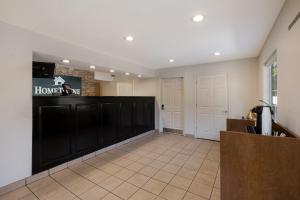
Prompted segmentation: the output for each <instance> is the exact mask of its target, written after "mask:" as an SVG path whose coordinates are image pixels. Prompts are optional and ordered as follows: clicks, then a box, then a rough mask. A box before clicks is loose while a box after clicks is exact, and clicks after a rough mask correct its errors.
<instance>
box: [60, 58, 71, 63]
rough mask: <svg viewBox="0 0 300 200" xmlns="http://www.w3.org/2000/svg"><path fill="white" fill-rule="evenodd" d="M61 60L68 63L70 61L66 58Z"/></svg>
mask: <svg viewBox="0 0 300 200" xmlns="http://www.w3.org/2000/svg"><path fill="white" fill-rule="evenodd" d="M61 62H63V63H70V62H71V61H70V60H67V59H63V60H62V61H61Z"/></svg>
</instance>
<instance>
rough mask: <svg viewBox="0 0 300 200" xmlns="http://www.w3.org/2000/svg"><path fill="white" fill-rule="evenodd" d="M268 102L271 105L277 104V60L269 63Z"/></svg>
mask: <svg viewBox="0 0 300 200" xmlns="http://www.w3.org/2000/svg"><path fill="white" fill-rule="evenodd" d="M270 76H271V77H270V80H271V83H270V88H271V91H270V102H271V104H272V105H273V106H276V105H277V62H274V63H273V64H272V65H271V69H270Z"/></svg>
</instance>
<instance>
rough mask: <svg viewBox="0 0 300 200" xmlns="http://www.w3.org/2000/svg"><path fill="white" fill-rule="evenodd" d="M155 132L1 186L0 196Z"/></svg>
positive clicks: (153, 131)
mask: <svg viewBox="0 0 300 200" xmlns="http://www.w3.org/2000/svg"><path fill="white" fill-rule="evenodd" d="M153 133H157V130H152V131H148V132H145V133H143V134H140V135H138V136H135V137H132V138H129V139H127V140H124V141H122V142H119V143H117V144H113V145H111V146H108V147H105V148H103V149H100V150H98V151H95V152H93V153H90V154H87V155H84V156H82V157H79V158H76V159H74V160H71V161H69V162H66V163H63V164H61V165H58V166H56V167H53V168H51V169H48V170H45V171H43V172H40V173H38V174H35V175H33V176H29V177H27V178H25V179H22V180H19V181H16V182H13V183H11V184H8V185H6V186H3V187H0V196H2V195H4V194H6V193H8V192H11V191H14V190H16V189H18V188H20V187H23V186H25V185H27V184H30V183H32V182H35V181H38V180H40V179H42V178H45V177H47V176H49V175H51V174H54V173H56V172H58V171H61V170H63V169H66V168H68V167H69V166H72V165H74V164H77V163H80V162H82V161H85V160H87V159H89V158H92V157H95V156H96V155H99V154H101V153H104V152H106V151H109V150H112V149H115V148H117V147H119V146H121V145H124V144H127V143H129V142H133V141H135V140H137V139H139V138H142V137H145V136H148V135H150V134H153Z"/></svg>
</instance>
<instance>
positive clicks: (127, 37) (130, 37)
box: [125, 35, 134, 42]
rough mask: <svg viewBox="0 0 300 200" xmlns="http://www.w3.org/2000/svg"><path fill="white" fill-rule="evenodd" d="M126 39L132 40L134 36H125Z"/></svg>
mask: <svg viewBox="0 0 300 200" xmlns="http://www.w3.org/2000/svg"><path fill="white" fill-rule="evenodd" d="M125 40H127V41H128V42H132V41H133V40H134V38H133V37H132V36H131V35H128V36H126V37H125Z"/></svg>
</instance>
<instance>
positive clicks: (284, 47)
mask: <svg viewBox="0 0 300 200" xmlns="http://www.w3.org/2000/svg"><path fill="white" fill-rule="evenodd" d="M299 11H300V1H299V0H287V1H286V3H285V4H284V6H283V8H282V11H281V13H280V15H279V17H278V19H277V21H276V23H275V25H274V27H273V30H272V31H271V33H270V35H269V37H268V39H267V41H266V43H265V46H264V48H263V50H262V52H261V55H260V58H259V66H260V88H261V92H260V96H261V97H262V98H264V99H267V95H268V84H267V82H266V80H267V79H266V74H265V73H264V72H265V69H264V68H265V67H264V63H265V62H266V61H267V60H268V58H269V57H270V56H271V55H272V53H273V52H274V51H275V50H277V63H278V122H279V123H280V124H282V125H283V126H286V127H287V128H289V129H290V130H292V131H293V132H295V133H296V134H298V135H299V136H300V107H299V102H300V92H299V89H298V86H299V85H300V83H299V74H300V21H299V20H298V22H297V23H296V24H295V26H294V28H293V29H292V30H291V31H288V26H289V24H290V23H291V21H292V20H293V19H294V18H295V16H296V15H297V14H298V12H299Z"/></svg>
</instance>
